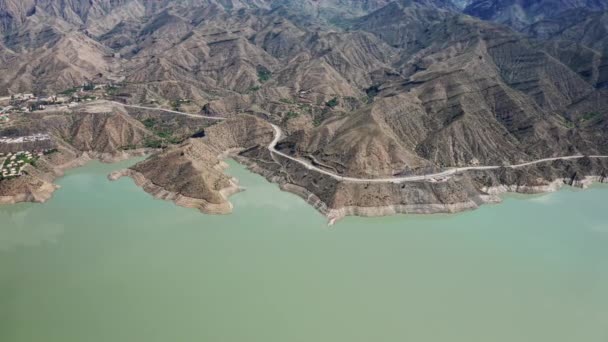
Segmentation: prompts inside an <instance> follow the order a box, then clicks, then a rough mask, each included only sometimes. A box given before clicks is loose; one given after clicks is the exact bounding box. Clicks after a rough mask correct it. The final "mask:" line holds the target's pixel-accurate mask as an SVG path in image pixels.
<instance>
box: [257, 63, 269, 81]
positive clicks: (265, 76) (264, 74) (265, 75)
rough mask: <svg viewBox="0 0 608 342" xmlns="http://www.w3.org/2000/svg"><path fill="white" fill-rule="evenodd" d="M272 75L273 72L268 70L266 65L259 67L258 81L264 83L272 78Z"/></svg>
mask: <svg viewBox="0 0 608 342" xmlns="http://www.w3.org/2000/svg"><path fill="white" fill-rule="evenodd" d="M271 77H272V72H270V70H268V69H266V68H264V67H259V68H258V81H260V83H264V82H266V81H268V80H270V78H271Z"/></svg>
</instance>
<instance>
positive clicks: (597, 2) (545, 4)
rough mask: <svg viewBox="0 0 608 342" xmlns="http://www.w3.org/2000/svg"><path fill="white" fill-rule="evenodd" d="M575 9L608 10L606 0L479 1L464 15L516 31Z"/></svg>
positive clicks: (465, 10) (466, 8) (471, 4)
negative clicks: (503, 25) (506, 26)
mask: <svg viewBox="0 0 608 342" xmlns="http://www.w3.org/2000/svg"><path fill="white" fill-rule="evenodd" d="M575 8H584V9H588V10H592V11H603V10H608V1H606V0H540V1H526V0H477V1H473V2H472V3H470V4H469V5H468V6H467V7H465V9H464V13H466V14H469V15H472V16H475V17H478V18H480V19H483V20H490V21H494V22H497V23H501V24H505V25H508V26H511V27H513V28H515V29H518V30H519V29H523V28H524V27H526V26H528V25H531V24H534V23H536V22H537V21H539V20H543V19H548V18H552V17H555V16H556V15H558V14H560V13H562V12H565V11H568V10H572V9H575Z"/></svg>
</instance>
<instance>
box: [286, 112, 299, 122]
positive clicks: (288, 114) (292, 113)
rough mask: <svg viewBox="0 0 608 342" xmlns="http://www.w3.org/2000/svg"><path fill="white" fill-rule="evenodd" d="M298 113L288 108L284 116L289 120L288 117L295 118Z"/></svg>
mask: <svg viewBox="0 0 608 342" xmlns="http://www.w3.org/2000/svg"><path fill="white" fill-rule="evenodd" d="M299 115H300V113H298V112H294V111H291V110H290V111H289V112H287V114H285V118H286V119H287V120H289V119H293V118H297V117H298V116H299Z"/></svg>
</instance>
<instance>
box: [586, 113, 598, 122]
mask: <svg viewBox="0 0 608 342" xmlns="http://www.w3.org/2000/svg"><path fill="white" fill-rule="evenodd" d="M599 116H600V113H599V112H588V113H585V114H584V115H583V116H582V117H581V121H591V120H593V119H595V118H597V117H599Z"/></svg>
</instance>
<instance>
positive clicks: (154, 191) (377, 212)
mask: <svg viewBox="0 0 608 342" xmlns="http://www.w3.org/2000/svg"><path fill="white" fill-rule="evenodd" d="M235 152H238V149H234V150H231V151H224V152H223V153H221V154H220V155H218V158H221V159H225V158H232V159H233V160H235V161H236V162H237V163H239V164H240V165H242V166H244V167H246V168H247V170H249V171H250V172H253V173H255V174H257V175H260V176H262V177H264V178H265V179H266V180H267V181H268V182H269V183H273V184H277V185H278V186H279V188H280V189H281V191H285V192H289V193H292V194H294V195H296V196H298V197H300V198H302V199H303V200H304V201H305V202H306V203H307V204H309V205H311V206H312V207H313V208H314V209H316V210H317V211H318V212H319V213H320V214H322V215H323V216H325V217H326V218H327V220H328V225H329V226H332V225H334V224H335V223H337V222H338V221H339V220H341V219H343V218H345V217H346V216H359V217H379V216H392V215H400V214H404V215H408V214H412V215H430V214H456V213H459V212H464V211H471V210H475V209H478V208H479V207H480V206H482V205H485V204H499V203H501V202H502V200H503V199H502V198H501V195H503V194H507V193H518V194H528V195H532V194H543V193H552V192H556V191H558V190H560V189H562V188H563V187H564V186H571V187H577V188H581V189H586V188H588V187H589V186H590V185H592V184H594V183H603V184H606V183H608V178H606V177H602V176H586V177H584V178H583V179H582V180H579V181H577V182H575V183H574V184H568V181H570V179H567V178H558V179H555V180H553V181H549V182H548V184H546V185H540V186H528V185H510V186H509V185H499V186H492V187H484V188H481V189H480V193H479V194H477V195H476V196H472V197H471V198H470V199H469V200H468V201H463V202H456V203H426V204H420V203H418V204H391V205H383V206H369V207H365V206H344V207H339V208H330V207H329V206H328V205H327V204H326V203H325V202H323V201H322V200H321V199H320V198H319V197H318V196H317V195H315V194H314V193H312V192H310V191H309V190H307V189H305V188H304V187H301V186H299V185H296V184H292V183H289V182H287V181H285V179H284V178H283V177H282V176H280V175H276V174H274V173H273V172H272V171H270V170H268V169H265V168H263V167H262V166H260V165H259V164H258V163H257V162H255V161H253V160H251V159H249V158H246V157H242V156H239V155H237V154H235ZM221 159H220V160H221ZM220 163H224V161H222V160H221V161H220ZM224 164H225V163H224ZM218 165H219V164H218ZM218 165H216V166H215V167H218ZM220 167H221V169H222V170H225V167H224V166H223V165H222V166H220ZM122 177H130V178H133V179H134V181H135V183H136V185H137V186H139V187H140V188H142V189H143V190H144V191H145V192H147V193H149V194H151V195H152V196H153V197H154V198H157V199H162V200H169V201H172V202H174V203H175V204H176V205H179V206H183V207H187V208H194V209H198V210H199V211H201V212H203V213H206V214H221V215H223V214H229V213H231V212H232V209H233V205H232V203H231V202H230V201H229V198H230V196H232V195H233V194H236V193H238V192H241V191H245V190H246V189H244V188H242V187H240V186H238V180H237V179H235V178H234V177H231V179H232V183H233V185H234V186H231V187H229V188H225V189H222V190H221V193H222V196H223V198H224V199H225V201H226V204H225V205H216V204H211V203H207V202H206V201H204V200H202V199H197V198H192V197H186V196H183V195H181V194H179V193H175V192H171V191H167V190H166V189H164V188H162V187H160V186H158V185H155V184H154V183H153V182H152V181H150V180H148V179H146V178H145V177H144V176H143V175H142V174H141V173H139V172H136V171H133V170H131V169H125V170H120V171H116V172H113V173H112V174H110V175H109V176H108V178H109V179H111V180H116V179H119V178H122Z"/></svg>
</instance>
